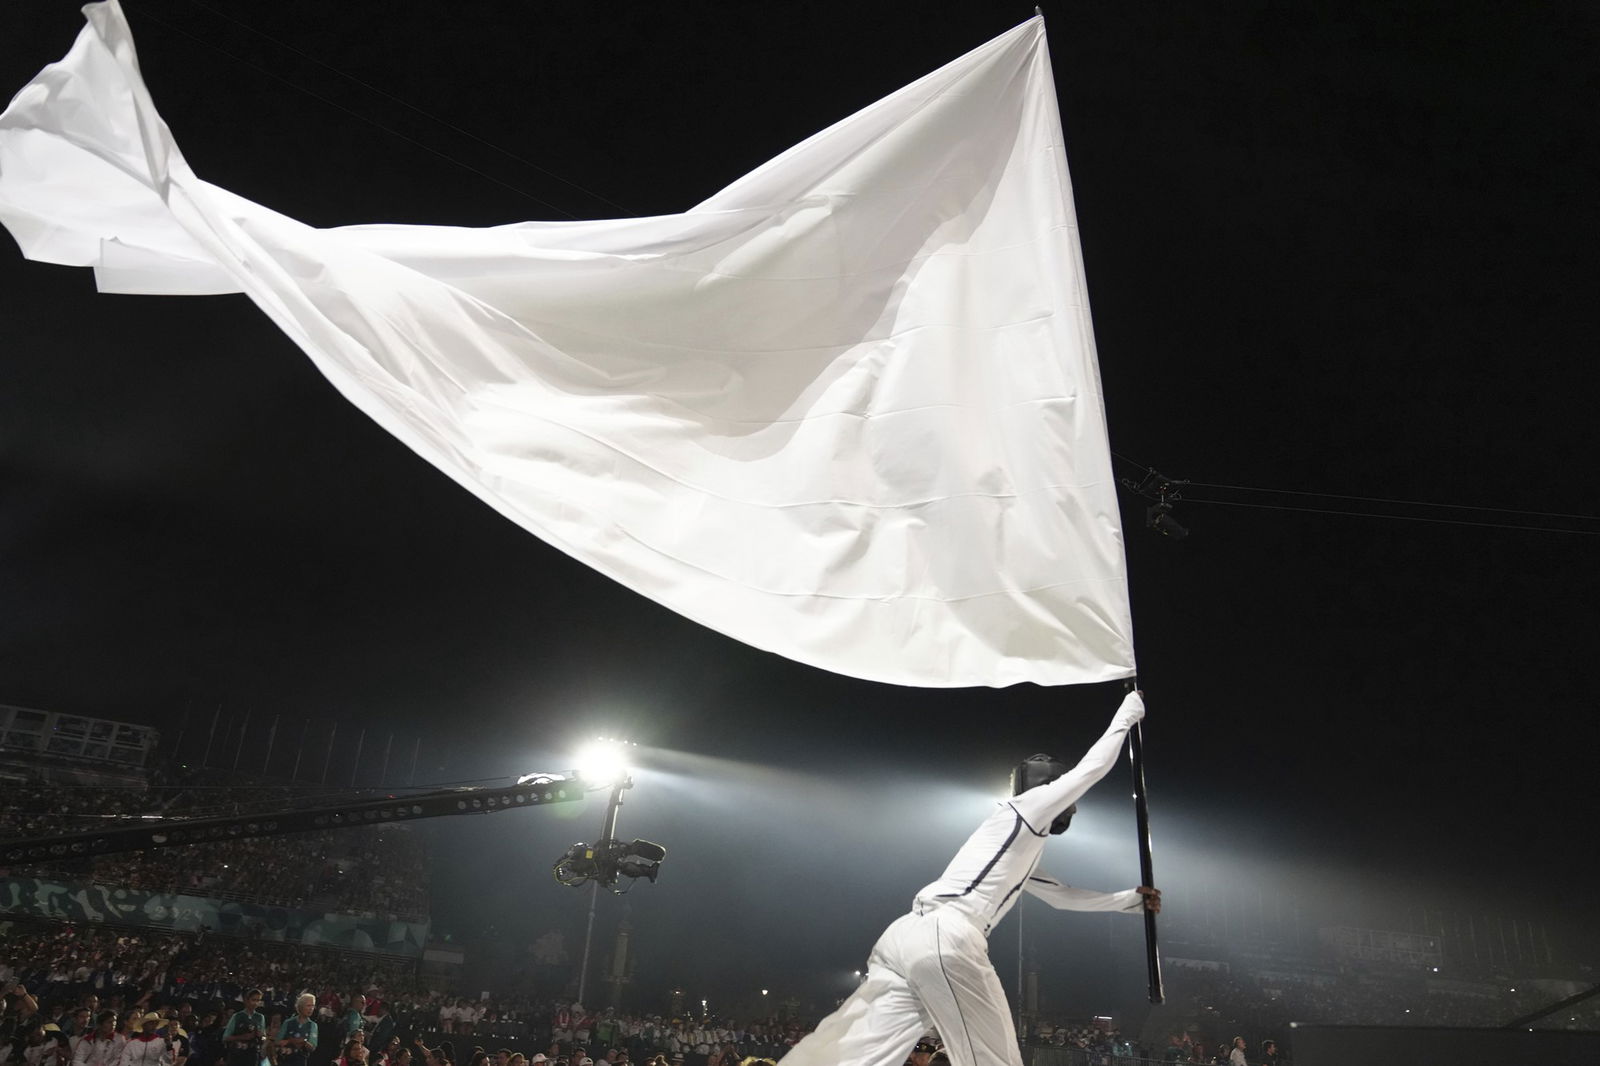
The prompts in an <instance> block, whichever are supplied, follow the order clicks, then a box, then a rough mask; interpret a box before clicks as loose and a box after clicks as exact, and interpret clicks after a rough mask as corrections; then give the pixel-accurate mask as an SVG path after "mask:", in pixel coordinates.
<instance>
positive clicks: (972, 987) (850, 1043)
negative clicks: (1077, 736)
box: [783, 693, 1144, 1066]
mask: <svg viewBox="0 0 1600 1066" xmlns="http://www.w3.org/2000/svg"><path fill="white" fill-rule="evenodd" d="M1143 717H1144V701H1143V700H1141V699H1140V698H1139V695H1138V693H1129V694H1128V696H1127V698H1126V699H1124V700H1123V701H1122V706H1121V707H1120V708H1118V709H1117V714H1116V717H1115V718H1113V719H1112V721H1111V727H1110V728H1109V729H1107V730H1106V732H1105V734H1104V735H1103V736H1101V738H1100V739H1099V740H1097V741H1095V743H1094V746H1093V747H1091V748H1090V749H1089V751H1088V752H1087V753H1086V754H1085V755H1084V757H1083V759H1082V760H1081V761H1080V762H1079V763H1078V765H1077V766H1075V767H1073V768H1072V769H1071V770H1069V771H1067V772H1066V773H1064V774H1062V775H1061V776H1060V777H1058V778H1056V779H1055V780H1054V781H1051V782H1049V783H1048V784H1044V785H1040V786H1038V787H1036V788H1031V789H1029V790H1028V791H1027V792H1024V793H1023V794H1022V795H1020V796H1014V797H1012V798H1011V799H1010V800H1006V801H1004V802H1002V803H1000V804H999V806H998V807H997V808H996V809H995V812H994V813H993V814H991V815H990V816H989V817H988V818H986V819H984V822H983V824H982V825H980V826H979V827H978V829H977V832H975V833H973V834H972V836H971V837H969V838H968V840H967V842H966V843H965V844H964V845H962V847H961V850H960V851H958V852H956V856H955V858H954V859H952V860H951V861H950V865H949V866H948V867H946V868H945V871H944V873H943V874H942V875H941V876H940V877H939V879H938V880H937V881H935V882H933V883H932V884H931V885H928V886H927V887H925V888H924V889H922V891H920V892H918V893H917V896H916V900H915V901H914V902H913V904H912V908H911V913H910V914H906V915H903V916H901V917H900V918H897V919H895V921H894V922H893V923H892V924H890V926H889V928H888V929H886V930H884V933H883V935H882V936H881V937H879V938H878V942H877V944H875V945H874V946H873V948H872V954H871V956H870V957H869V959H868V962H867V976H866V979H865V980H864V981H863V982H862V983H861V987H860V988H858V989H857V990H856V991H855V993H854V994H852V995H851V996H850V998H848V999H847V1000H845V1001H844V1002H843V1003H842V1004H840V1005H839V1009H838V1010H836V1011H834V1012H833V1013H832V1014H830V1015H829V1016H828V1017H826V1018H824V1019H823V1020H822V1022H821V1023H820V1024H818V1026H817V1028H816V1031H815V1032H812V1033H811V1034H809V1035H808V1036H806V1037H805V1039H803V1040H801V1041H800V1042H799V1043H798V1044H796V1045H795V1046H794V1048H793V1050H791V1051H790V1052H789V1053H788V1054H787V1055H785V1056H784V1057H783V1066H903V1064H904V1063H905V1061H906V1056H907V1054H908V1053H909V1052H910V1051H911V1048H912V1047H913V1045H915V1044H916V1042H917V1040H918V1038H919V1037H921V1036H922V1035H923V1034H924V1033H926V1032H927V1031H928V1030H929V1029H930V1028H931V1029H935V1030H937V1031H938V1033H939V1036H940V1037H941V1038H942V1039H943V1041H944V1046H945V1050H946V1051H947V1052H948V1053H949V1055H950V1061H951V1063H952V1066H1021V1064H1022V1058H1021V1055H1020V1054H1019V1053H1018V1050H1017V1037H1016V1029H1015V1027H1014V1026H1013V1025H1012V1023H1011V1015H1010V1012H1009V1011H1008V1010H1007V1007H1006V995H1005V991H1004V989H1002V988H1001V987H1000V979H999V978H998V977H997V976H995V972H994V966H993V965H992V964H991V963H990V962H989V941H988V936H989V930H990V929H993V928H994V926H995V923H997V922H998V921H1000V919H1001V918H1003V917H1004V916H1005V914H1006V912H1007V911H1009V910H1010V909H1011V907H1012V905H1013V904H1014V903H1015V902H1016V899H1017V893H1018V892H1020V891H1027V892H1030V893H1032V894H1033V895H1035V896H1038V897H1039V898H1041V899H1043V900H1044V901H1045V902H1046V903H1049V904H1050V905H1051V906H1053V907H1058V908H1062V909H1065V910H1083V911H1094V910H1109V911H1124V912H1127V913H1137V912H1139V911H1140V910H1142V908H1143V902H1142V899H1141V897H1140V895H1139V893H1138V892H1137V890H1135V889H1131V888H1130V889H1128V890H1126V891H1123V892H1090V891H1086V890H1084V889H1078V888H1072V887H1071V886H1068V885H1063V884H1062V883H1061V882H1059V881H1057V880H1055V879H1054V878H1050V877H1046V876H1044V875H1042V874H1037V873H1035V872H1034V867H1035V866H1037V865H1038V863H1039V856H1040V853H1041V852H1042V851H1043V850H1044V842H1045V839H1046V837H1048V836H1049V833H1050V823H1051V822H1052V821H1054V820H1055V818H1056V816H1057V815H1059V814H1061V813H1062V812H1063V811H1065V810H1066V809H1067V808H1068V807H1070V806H1071V805H1072V804H1073V803H1075V802H1077V801H1078V799H1079V798H1081V797H1082V796H1083V794H1084V793H1086V792H1088V791H1089V789H1090V788H1091V787H1092V786H1093V785H1094V784H1095V783H1096V782H1098V781H1099V780H1100V779H1101V778H1103V777H1104V776H1105V775H1106V774H1107V773H1108V772H1109V771H1110V769H1111V767H1112V766H1113V765H1115V763H1116V761H1117V756H1118V753H1119V752H1120V751H1121V750H1122V743H1123V739H1124V738H1125V737H1126V736H1127V734H1128V730H1130V729H1131V728H1132V727H1133V725H1134V723H1136V722H1138V721H1139V720H1140V719H1141V718H1143Z"/></svg>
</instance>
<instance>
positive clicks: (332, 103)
mask: <svg viewBox="0 0 1600 1066" xmlns="http://www.w3.org/2000/svg"><path fill="white" fill-rule="evenodd" d="M139 14H140V17H141V18H145V19H148V20H150V21H151V22H153V23H155V24H156V25H158V26H161V27H163V28H165V29H168V30H171V31H172V32H174V33H181V34H183V36H185V37H187V38H189V39H190V40H191V41H194V42H196V43H198V44H203V45H205V46H206V47H207V48H211V49H214V50H215V51H218V52H220V53H222V54H223V55H225V56H227V57H228V58H229V59H233V60H235V61H237V62H240V63H243V64H245V65H246V66H248V67H250V68H251V69H252V70H256V71H259V72H260V73H262V74H265V75H266V76H267V77H269V78H271V79H272V80H273V81H277V82H281V83H283V84H284V85H287V86H289V88H291V89H297V90H299V91H300V92H303V93H305V94H306V95H307V96H310V97H312V98H314V99H316V100H320V101H321V102H322V103H325V104H327V105H328V106H329V107H334V108H338V109H339V110H340V111H343V112H344V113H345V114H347V115H349V116H351V117H352V118H357V119H360V120H361V121H362V122H365V123H367V124H368V125H370V126H374V127H376V128H377V129H380V130H383V131H384V132H385V133H390V134H393V135H394V136H396V137H399V138H400V139H401V140H403V141H406V142H408V143H410V144H413V145H416V146H417V147H418V148H421V149H422V150H423V151H424V152H427V153H428V154H430V155H434V156H438V157H439V158H440V159H443V160H445V161H446V162H449V163H454V164H455V165H456V166H458V167H460V168H461V169H463V170H467V171H470V172H472V173H473V174H476V175H477V176H478V177H480V178H482V179H483V180H485V181H489V182H493V183H494V184H496V185H498V186H500V187H501V188H503V189H507V190H510V191H511V192H514V193H516V194H517V195H518V196H522V197H525V198H527V199H529V200H532V201H533V202H534V203H536V204H538V205H540V206H541V207H547V208H549V209H550V210H552V211H555V212H558V213H559V214H562V215H565V216H566V217H567V218H568V219H571V220H573V221H577V220H578V216H577V215H574V214H573V213H572V212H570V211H568V210H566V209H565V208H562V207H557V206H556V205H555V204H553V203H551V202H550V201H548V200H544V199H541V198H539V197H537V196H535V195H534V194H533V193H531V192H528V191H527V190H526V189H520V188H518V187H517V186H515V185H512V184H511V183H509V182H505V181H501V180H500V179H499V178H497V177H495V176H494V175H493V174H489V173H486V172H485V171H482V170H479V169H478V168H477V167H475V166H473V165H472V164H470V163H464V162H462V161H461V160H459V159H457V158H456V157H455V156H452V155H449V154H447V153H445V152H441V151H439V149H437V148H434V147H433V146H432V145H429V144H426V143H424V142H422V141H419V140H417V139H416V138H415V137H413V136H411V135H410V134H407V133H401V132H400V131H399V130H397V129H394V128H393V127H391V126H386V125H384V124H383V123H381V122H379V121H378V120H377V119H374V118H369V117H368V116H366V115H363V114H361V113H360V112H359V111H355V110H353V109H351V108H348V107H346V106H345V105H343V104H341V103H339V102H338V101H337V100H332V99H329V98H328V97H326V96H324V95H322V94H321V93H319V92H316V91H314V90H312V89H308V88H306V87H305V86H304V85H298V84H296V83H295V82H292V81H290V80H289V79H288V78H285V77H284V76H283V75H281V74H278V73H275V72H274V71H271V70H269V69H267V68H266V67H264V66H262V65H261V64H260V63H257V62H255V61H254V60H250V59H246V58H245V57H243V56H240V55H237V54H235V53H233V52H230V51H228V50H227V49H226V48H224V47H222V46H221V45H219V44H216V43H214V42H212V41H208V40H206V39H205V38H204V37H200V36H198V35H196V34H193V33H190V32H189V31H188V30H186V29H184V28H183V27H182V26H174V25H173V24H172V23H170V22H168V21H166V20H165V19H163V18H160V17H158V16H156V15H152V14H150V12H148V11H140V13H139Z"/></svg>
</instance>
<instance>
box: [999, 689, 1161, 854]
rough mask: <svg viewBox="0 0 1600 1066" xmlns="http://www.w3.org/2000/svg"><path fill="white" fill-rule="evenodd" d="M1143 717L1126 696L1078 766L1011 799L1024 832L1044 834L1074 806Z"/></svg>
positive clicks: (1135, 696) (1140, 703) (1136, 701)
mask: <svg viewBox="0 0 1600 1066" xmlns="http://www.w3.org/2000/svg"><path fill="white" fill-rule="evenodd" d="M1143 717H1144V700H1143V699H1142V698H1141V697H1140V695H1139V693H1137V692H1130V693H1128V695H1127V696H1126V697H1125V698H1124V699H1123V701H1122V706H1121V707H1118V708H1117V713H1116V715H1115V716H1114V717H1113V718H1112V719H1111V727H1110V728H1109V729H1107V730H1106V731H1105V733H1104V734H1103V735H1102V736H1101V737H1100V739H1099V740H1097V741H1095V742H1094V746H1093V747H1091V748H1090V749H1089V750H1088V751H1087V752H1085V753H1084V756H1083V758H1082V759H1080V760H1078V765H1077V766H1074V767H1073V768H1072V769H1070V770H1068V771H1067V772H1066V773H1064V774H1062V775H1061V776H1060V777H1058V778H1056V779H1055V780H1054V781H1051V782H1050V783H1049V784H1045V785H1039V786H1038V787H1037V788H1030V789H1029V790H1028V791H1026V792H1024V793H1022V794H1021V795H1019V796H1016V797H1014V798H1013V799H1012V800H1011V807H1012V809H1013V810H1015V811H1016V812H1017V813H1018V814H1019V815H1021V816H1022V819H1023V821H1025V822H1027V823H1028V828H1030V829H1032V830H1033V831H1034V832H1035V833H1040V834H1042V833H1044V832H1046V831H1047V830H1048V828H1049V826H1050V823H1051V822H1053V821H1054V820H1055V819H1056V817H1057V816H1059V815H1060V814H1061V813H1062V812H1064V811H1065V810H1066V809H1067V808H1068V807H1070V806H1072V805H1073V804H1074V803H1076V802H1078V800H1079V799H1081V798H1082V797H1083V794H1084V793H1085V792H1088V791H1089V789H1091V788H1093V787H1094V785H1095V783H1096V782H1097V781H1099V780H1100V779H1101V778H1102V777H1104V776H1106V774H1107V773H1109V772H1110V771H1111V767H1112V766H1114V765H1115V764H1116V761H1117V754H1118V753H1119V752H1121V750H1122V742H1123V739H1124V738H1125V737H1127V735H1128V730H1130V729H1132V728H1133V727H1134V724H1135V723H1137V722H1138V721H1139V720H1140V719H1142V718H1143Z"/></svg>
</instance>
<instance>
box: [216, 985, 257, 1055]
mask: <svg viewBox="0 0 1600 1066" xmlns="http://www.w3.org/2000/svg"><path fill="white" fill-rule="evenodd" d="M266 1030H267V1019H266V1018H265V1017H264V1016H263V1015H262V1013H261V989H259V988H252V989H250V990H249V991H248V992H246V993H245V994H244V1007H243V1008H242V1009H240V1010H236V1011H234V1012H233V1016H232V1017H230V1018H229V1019H228V1024H227V1025H226V1026H225V1027H224V1028H223V1030H222V1045H223V1048H224V1051H225V1057H224V1062H225V1063H226V1066H260V1062H261V1050H262V1048H261V1045H262V1042H263V1041H264V1039H265V1037H266Z"/></svg>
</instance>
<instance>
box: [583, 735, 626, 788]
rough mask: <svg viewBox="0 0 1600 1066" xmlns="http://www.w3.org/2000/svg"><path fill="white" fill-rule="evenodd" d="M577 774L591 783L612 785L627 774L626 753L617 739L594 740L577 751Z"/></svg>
mask: <svg viewBox="0 0 1600 1066" xmlns="http://www.w3.org/2000/svg"><path fill="white" fill-rule="evenodd" d="M575 769H576V770H577V771H578V776H579V777H581V778H583V780H584V781H585V782H586V783H587V784H591V785H614V784H616V783H617V782H618V781H621V780H622V779H623V778H625V777H627V776H628V753H627V751H626V749H625V746H624V745H623V743H622V742H621V741H619V740H606V739H604V738H602V739H600V740H596V741H595V742H593V743H592V744H586V745H584V747H583V748H582V749H581V750H580V751H579V752H578V764H577V766H576V767H575Z"/></svg>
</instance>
